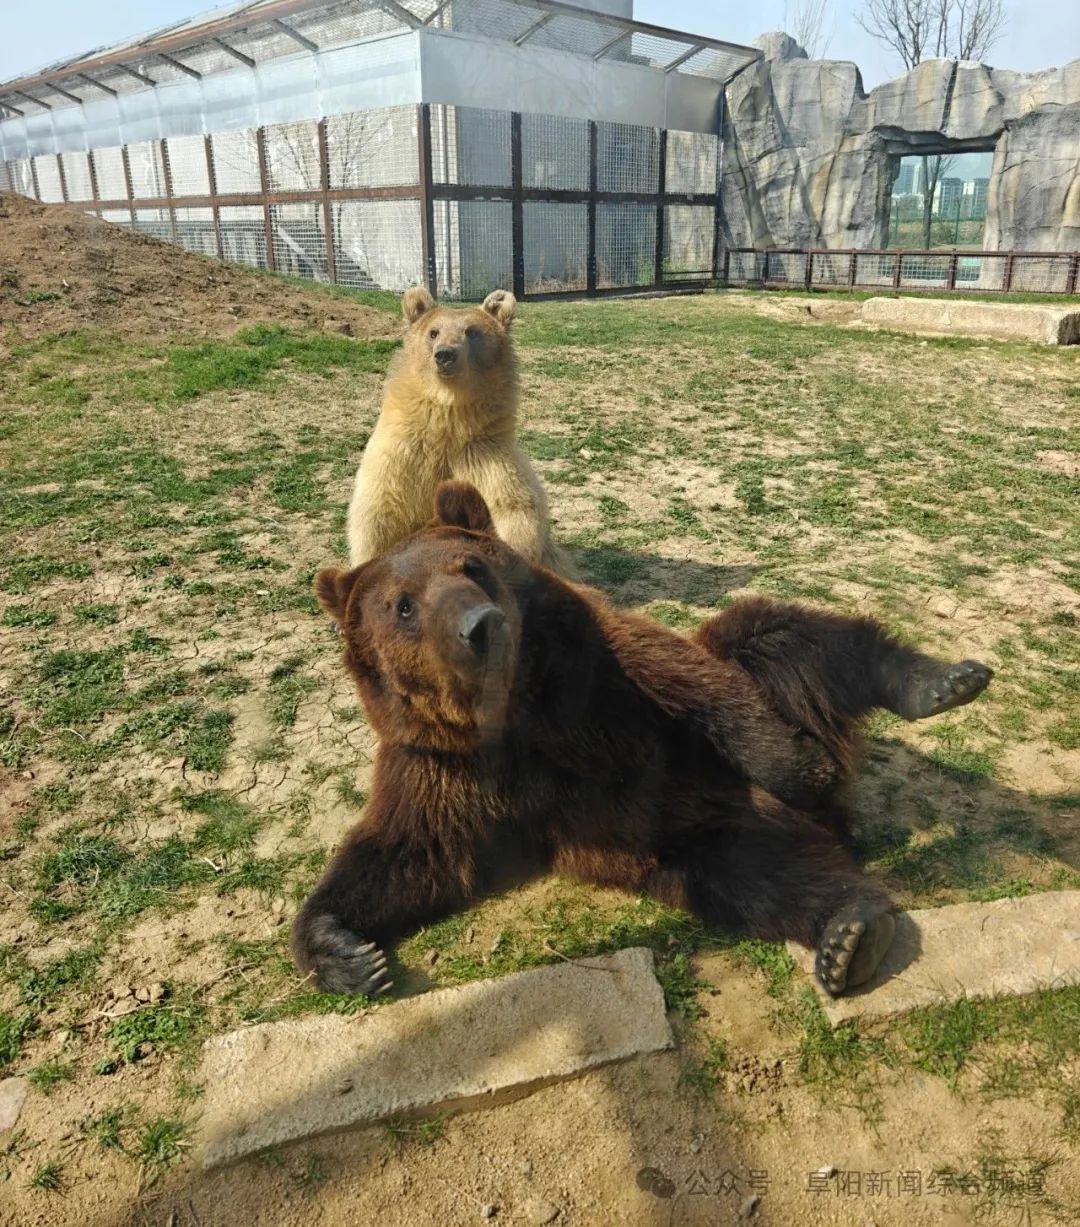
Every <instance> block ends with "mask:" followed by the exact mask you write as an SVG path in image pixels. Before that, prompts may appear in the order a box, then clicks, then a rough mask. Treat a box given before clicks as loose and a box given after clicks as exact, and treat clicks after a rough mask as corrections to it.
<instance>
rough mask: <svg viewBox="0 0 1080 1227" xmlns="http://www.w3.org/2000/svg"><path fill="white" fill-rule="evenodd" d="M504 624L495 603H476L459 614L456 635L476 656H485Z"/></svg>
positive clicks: (504, 619)
mask: <svg viewBox="0 0 1080 1227" xmlns="http://www.w3.org/2000/svg"><path fill="white" fill-rule="evenodd" d="M505 625H506V617H505V615H504V614H503V612H502V610H501V609H499V608H497V607H496V606H495V605H476V606H474V607H473V608H472V609H467V610H465V612H464V613H463V614H462V615H461V621H460V624H459V626H458V637H459V638H460V639H461V641H462V642H463V643H466V644H468V646H469V647H470V648H471V649H472V651H474V652H475V653H476V654H477V656H486V655H487V653H488V649H489V648H490V647H491V642H492V640H493V639H494V638H495V636H496V635H497V634H498V632H499V631H500V630H502V628H503V627H504V626H505Z"/></svg>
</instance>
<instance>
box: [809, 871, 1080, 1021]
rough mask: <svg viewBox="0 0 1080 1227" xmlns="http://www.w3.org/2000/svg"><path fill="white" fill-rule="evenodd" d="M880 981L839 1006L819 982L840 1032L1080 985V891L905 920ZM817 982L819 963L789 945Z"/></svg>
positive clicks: (908, 915)
mask: <svg viewBox="0 0 1080 1227" xmlns="http://www.w3.org/2000/svg"><path fill="white" fill-rule="evenodd" d="M898 919H899V922H900V923H899V924H898V926H897V936H896V941H895V942H894V943H893V948H892V949H891V950H890V951H889V953H888V955H887V956H886V958H885V960H884V962H883V963H882V965H881V967H880V968H879V970H878V974H877V975H876V976H875V977H874V978H873V980H871V981H870V982H869V983H868V984H866V985H863V986H861V987H860V988H859V989H857V990H856V991H855V992H854V993H852V994H851V995H850V996H848V995H845V996H843V997H838V998H837V999H835V1000H834V999H833V998H831V997H829V996H828V995H827V994H826V993H825V992H824V990H823V989H822V988H821V987H820V985H819V984H818V983H817V981H816V980H814V988H815V991H816V992H817V994H818V997H819V999H820V1000H821V1004H822V1007H823V1008H824V1010H825V1013H826V1014H827V1015H828V1016H829V1019H830V1021H831V1022H832V1023H833V1024H834V1025H835V1024H836V1023H839V1022H843V1021H844V1020H845V1019H847V1018H888V1017H890V1016H891V1015H894V1014H903V1013H906V1012H907V1011H908V1010H914V1009H918V1008H919V1007H921V1006H929V1005H940V1004H942V1003H943V1002H949V1001H956V1000H958V999H959V998H961V997H983V998H985V997H1015V996H1020V995H1022V994H1024V993H1033V992H1036V991H1037V990H1039V989H1042V988H1063V987H1065V986H1067V985H1070V984H1080V891H1078V890H1063V891H1051V892H1048V893H1047V894H1042V895H1028V896H1027V897H1026V898H1024V899H998V900H996V901H995V902H994V903H957V904H953V905H951V906H949V907H939V908H926V909H923V910H920V911H914V912H905V913H903V914H902V915H901V916H900V917H899V918H898ZM788 949H789V951H790V952H791V954H792V955H793V957H794V958H795V961H796V962H797V963H798V964H799V966H800V967H802V969H803V970H804V971H805V972H806V973H807V974H808V975H810V976H813V974H814V955H813V952H812V951H808V950H805V949H804V948H803V947H802V946H796V945H794V944H793V943H789V944H788Z"/></svg>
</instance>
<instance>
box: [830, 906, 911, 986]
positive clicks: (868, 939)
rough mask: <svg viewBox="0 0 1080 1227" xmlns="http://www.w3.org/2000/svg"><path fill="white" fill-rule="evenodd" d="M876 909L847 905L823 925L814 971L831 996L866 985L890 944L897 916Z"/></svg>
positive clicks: (894, 934) (893, 935)
mask: <svg viewBox="0 0 1080 1227" xmlns="http://www.w3.org/2000/svg"><path fill="white" fill-rule="evenodd" d="M878 906H879V905H877V904H874V905H867V904H862V903H853V904H850V905H849V906H848V907H846V908H843V909H842V910H841V911H839V912H837V914H836V915H835V916H834V917H833V918H832V920H830V921H829V923H828V924H827V925H826V926H825V932H824V933H822V935H821V941H820V942H818V948H817V959H816V960H815V968H814V969H815V971H816V972H817V978H818V980H819V981H820V982H821V985H822V987H823V988H824V989H825V991H826V992H827V993H829V994H830V996H833V997H839V996H840V994H841V993H843V992H844V991H845V990H846V989H849V988H856V987H857V986H858V985H860V984H865V983H866V981H867V980H869V979H870V977H871V976H872V975H873V974H874V972H876V971H877V969H878V967H879V966H880V964H881V960H882V959H883V958H884V957H885V955H886V954H887V953H888V950H889V947H890V946H891V945H892V944H893V938H894V937H895V936H896V917H895V916H893V915H892V913H891V912H881V911H877V908H878ZM875 913H876V914H875Z"/></svg>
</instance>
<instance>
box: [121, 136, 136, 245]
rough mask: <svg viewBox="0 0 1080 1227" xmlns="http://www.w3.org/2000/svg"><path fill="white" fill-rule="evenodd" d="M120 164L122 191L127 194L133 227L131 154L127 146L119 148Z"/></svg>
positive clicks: (133, 190) (133, 188) (133, 205)
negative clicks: (122, 173)
mask: <svg viewBox="0 0 1080 1227" xmlns="http://www.w3.org/2000/svg"><path fill="white" fill-rule="evenodd" d="M120 162H121V164H122V165H123V167H124V191H125V192H127V202H128V213H130V214H131V225H132V227H133V228H134V226H135V186H134V184H133V183H132V180H131V153H130V152H129V150H128V147H127V145H121V146H120Z"/></svg>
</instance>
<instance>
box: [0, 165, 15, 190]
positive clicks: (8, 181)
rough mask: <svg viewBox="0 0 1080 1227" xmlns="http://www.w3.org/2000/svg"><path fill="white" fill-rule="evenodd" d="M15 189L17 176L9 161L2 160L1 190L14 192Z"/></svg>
mask: <svg viewBox="0 0 1080 1227" xmlns="http://www.w3.org/2000/svg"><path fill="white" fill-rule="evenodd" d="M15 190H16V188H15V178H14V176H13V175H12V173H11V171H10V169H9V168H8V164H7V162H0V192H14V191H15Z"/></svg>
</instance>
